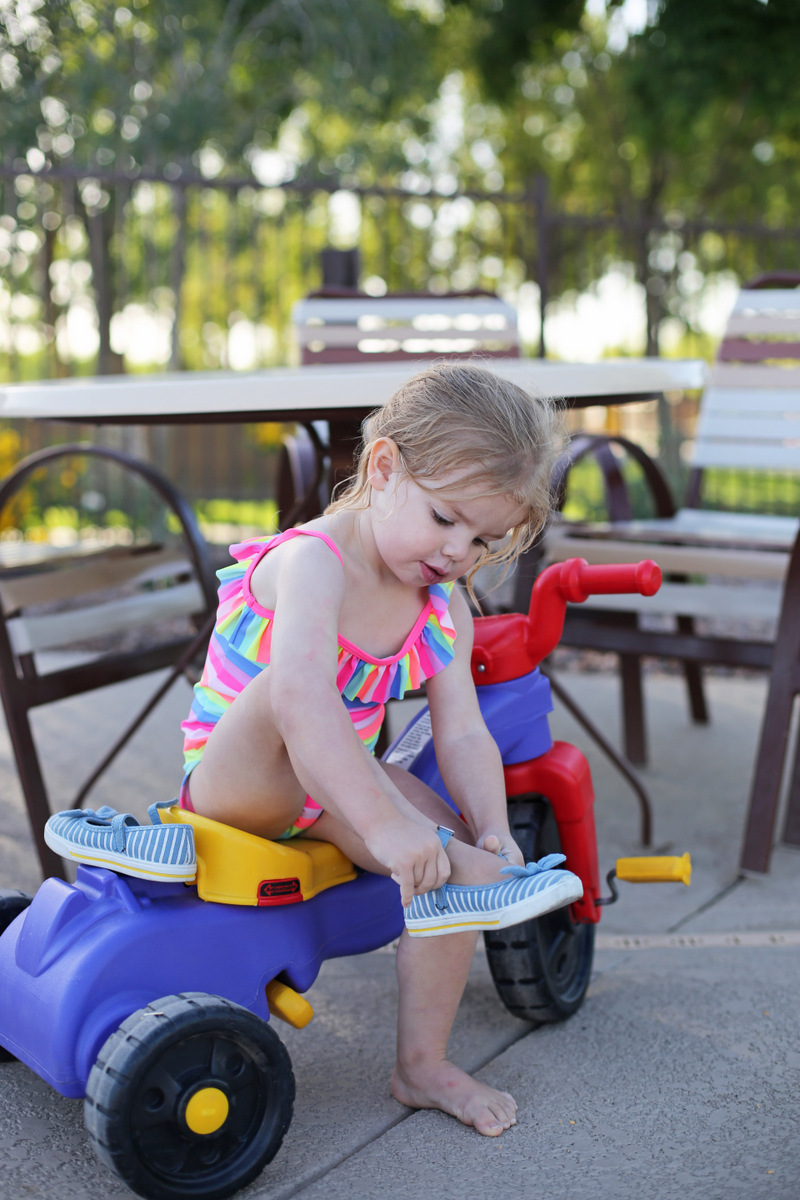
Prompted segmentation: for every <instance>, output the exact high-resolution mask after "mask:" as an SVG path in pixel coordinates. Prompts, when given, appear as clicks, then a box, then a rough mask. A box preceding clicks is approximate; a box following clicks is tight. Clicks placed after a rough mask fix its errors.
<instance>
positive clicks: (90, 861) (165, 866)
mask: <svg viewBox="0 0 800 1200" xmlns="http://www.w3.org/2000/svg"><path fill="white" fill-rule="evenodd" d="M44 840H45V841H46V842H47V844H48V846H49V847H50V849H51V850H55V852H56V854H59V855H60V856H61V857H62V858H68V859H71V860H72V862H82V863H86V864H87V866H90V867H108V869H109V870H111V871H119V873H120V874H121V875H133V876H135V878H136V879H154V880H155V881H156V882H161V883H194V881H195V878H196V876H197V865H196V864H192V865H191V866H189V865H187V864H186V863H181V864H178V863H159V864H158V865H157V866H153V865H151V864H150V863H144V862H141V861H139V860H136V861H133V862H132V861H131V859H130V858H128V856H127V855H125V854H118V853H117V852H116V851H115V850H101V849H95V848H94V847H93V846H76V845H74V843H73V842H69V841H67V839H66V838H63V837H61V836H60V834H57V833H54V832H53V830H52V829H48V827H47V826H46V825H45V829H44Z"/></svg>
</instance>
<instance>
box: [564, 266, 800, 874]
mask: <svg viewBox="0 0 800 1200" xmlns="http://www.w3.org/2000/svg"><path fill="white" fill-rule="evenodd" d="M798 284H800V275H794V274H783V275H780V276H778V277H776V276H774V275H773V276H765V277H762V278H760V279H758V280H754V281H753V282H752V283H751V284H748V285H746V286H745V287H744V288H743V289H742V291H741V292H740V294H739V296H738V298H737V300H736V303H735V305H734V309H733V312H732V314H731V318H730V320H729V322H728V326H727V329H726V334H725V338H724V341H723V343H722V346H721V349H720V353H719V355H718V360H717V363H716V365H715V367H714V370H713V371H712V374H711V379H710V383H709V386H708V388H707V390H706V392H705V394H704V396H703V399H702V404H701V410H700V415H699V419H698V425H697V431H696V437H695V441H694V445H693V448H692V459H691V472H690V478H689V488H688V493H687V500H686V504H685V505H684V506H683V507H681V508H678V507H676V505H675V503H674V501H673V499H672V496H671V493H670V490H669V487H668V485H667V483H666V480H665V478H664V476H663V475H662V473H661V471H660V469H659V468H658V466H657V464H656V463H655V462H654V461H653V460H652V459H650V458H649V457H648V456H647V455H645V453H644V452H643V451H642V450H641V448H640V447H638V446H635V445H633V444H632V443H631V442H629V441H627V440H626V439H624V438H620V437H612V436H589V435H578V436H576V438H575V439H574V440H573V443H572V446H571V449H570V451H569V453H568V455H567V457H566V458H565V460H564V462H563V463H562V464H561V465H560V468H559V473H558V478H557V489H558V492H559V497H560V501H559V502H560V503H562V504H563V501H564V497H565V495H566V492H567V489H568V486H569V474H570V471H571V469H572V467H573V466H574V464H575V463H576V462H578V461H580V460H581V459H583V458H586V457H587V456H591V457H593V458H594V459H595V460H596V461H597V463H598V465H599V466H600V468H601V470H602V471H603V474H604V481H605V487H606V497H607V509H608V517H609V519H608V520H607V521H605V522H598V523H580V522H569V521H567V520H563V519H557V520H555V521H554V522H553V524H552V526H551V528H550V529H549V530H548V533H547V539H546V552H545V561H550V560H558V559H563V558H567V557H573V556H579V557H583V558H586V559H587V560H588V561H589V562H592V563H597V562H630V561H638V560H639V559H641V558H646V557H652V558H654V559H655V560H656V561H657V562H658V563H659V565H660V566H661V567H662V570H663V571H664V572H665V582H664V586H663V587H662V589H661V591H660V592H659V594H658V595H657V596H656V597H654V598H653V600H651V601H648V604H647V607H646V610H645V608H644V606H643V605H641V604H640V603H638V601H637V599H636V598H633V597H622V596H620V597H616V596H614V597H604V598H602V600H599V601H598V600H595V599H592V601H591V602H590V603H591V607H589V605H585V606H584V605H582V606H580V612H578V611H575V612H572V613H570V614H569V619H568V621H567V623H566V626H565V633H564V638H563V639H562V642H563V644H564V645H571V646H580V647H591V648H594V649H601V650H603V649H605V650H613V651H615V652H616V653H617V654H618V655H619V656H620V673H621V679H622V689H623V718H624V726H625V749H626V753H627V754H628V757H629V758H631V760H632V761H634V762H640V763H641V762H644V761H646V740H645V728H644V708H643V695H642V674H641V660H642V658H643V657H644V656H648V655H653V656H657V657H667V658H675V659H678V660H679V661H681V662H682V663H683V664H684V671H685V674H686V679H687V686H688V692H689V701H690V706H691V711H692V715H693V717H694V719H695V720H698V721H705V720H707V719H708V713H707V708H706V703H705V696H704V693H703V687H702V675H701V670H702V667H703V666H704V665H706V664H722V665H728V666H736V667H749V668H756V669H762V670H768V671H769V672H770V691H769V699H768V703H767V708H766V712H765V716H764V721H763V726H762V732H761V741H760V747H759V751H758V755H757V759H756V764H755V769H754V775H753V782H752V788H751V798H750V807H749V812H748V818H747V827H746V831H745V838H744V847H743V852H742V866H743V867H745V868H749V869H753V870H758V871H764V870H766V869H767V867H768V864H769V856H770V851H771V846H772V839H773V833H774V824H775V820H776V815H777V805H778V793H779V789H780V782H781V778H782V770H783V762H784V756H785V750H786V740H787V735H788V729H789V720H790V715H791V708H792V703H793V698H794V695H795V694H796V693H797V692H798V691H800V659H799V658H798V655H800V550H799V549H798V536H797V535H798V529H800V522H799V521H798V518H797V517H795V516H780V515H773V514H768V513H764V514H759V513H739V512H729V511H721V510H709V509H704V508H701V507H700V505H701V503H702V502H703V484H704V479H707V475H706V473H707V472H708V470H709V469H710V468H715V469H717V470H720V469H731V470H734V471H737V472H741V471H742V470H743V469H747V470H749V471H758V472H774V473H784V472H791V473H793V474H798V475H800V365H798V364H800V290H798V286H797V285H798ZM624 456H630V457H631V458H632V459H633V460H634V461H635V462H636V463H638V465H639V467H640V469H641V471H642V473H643V477H644V479H645V481H646V482H647V484H648V487H649V490H650V494H651V496H652V499H653V504H654V508H655V514H656V515H655V516H654V517H653V518H649V519H634V517H633V513H632V505H631V501H630V496H629V493H628V489H627V486H626V483H625V477H624V475H623V469H622V463H621V460H622V459H623V458H624ZM645 611H646V612H647V613H648V614H653V615H657V616H660V617H663V618H667V619H668V620H666V621H664V622H662V623H661V624H660V625H658V626H657V627H655V628H653V627H652V626H651V627H646V626H645V625H644V624H643V621H642V616H643V614H644V612H645ZM711 620H713V621H714V622H716V623H717V625H719V624H720V623H721V622H723V623H724V622H728V623H729V629H727V630H726V629H725V628H718V629H716V630H714V631H702V628H700V629H699V628H698V624H697V622H701V623H702V622H703V621H711ZM754 623H756V624H760V625H761V626H762V627H761V628H760V629H751V628H750V627H751V626H752V625H753V624H754ZM742 631H744V632H742ZM793 778H794V780H795V782H794V784H793V786H792V794H791V800H790V805H789V811H788V815H787V823H786V828H785V830H784V839H785V840H787V841H790V842H792V843H793V844H800V759H798V758H797V756H796V761H795V765H794V768H793Z"/></svg>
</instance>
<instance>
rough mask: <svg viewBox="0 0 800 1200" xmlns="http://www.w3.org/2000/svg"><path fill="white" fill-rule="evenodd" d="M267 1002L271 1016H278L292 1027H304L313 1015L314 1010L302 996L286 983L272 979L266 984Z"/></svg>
mask: <svg viewBox="0 0 800 1200" xmlns="http://www.w3.org/2000/svg"><path fill="white" fill-rule="evenodd" d="M267 1004H268V1005H269V1011H270V1014H271V1015H272V1016H273V1017H280V1019H281V1020H282V1021H285V1022H286V1024H287V1025H291V1026H292V1027H293V1028H294V1029H305V1027H306V1025H307V1024H308V1022H309V1021H310V1020H311V1018H312V1017H313V1015H314V1010H313V1008H312V1007H311V1005H310V1004H309V1003H308V1001H307V1000H306V999H305V997H304V996H301V995H300V993H299V992H296V991H295V990H294V988H290V987H289V985H288V983H280V982H279V980H277V979H273V980H272V983H268V984H267Z"/></svg>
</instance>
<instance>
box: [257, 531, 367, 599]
mask: <svg viewBox="0 0 800 1200" xmlns="http://www.w3.org/2000/svg"><path fill="white" fill-rule="evenodd" d="M321 520H322V518H321V519H320V520H319V521H310V522H308V523H307V524H305V525H303V526H299V527H298V531H297V535H296V536H295V537H291V538H287V539H286V540H285V541H283V542H281V543H280V544H279V545H277V546H275V547H274V548H273V549H271V550H269V551H268V553H266V554H265V555H264V556H263V557H262V558H261V560H260V561H259V562H258V563H257V564H256V566H255V567H254V569H253V573H252V575H251V577H250V588H251V591H252V593H253V597H254V599H255V600H256V601H257V603H258V604H260V605H261V606H262V607H263V608H266V609H269V610H271V611H272V610H274V609H275V608H276V607H277V604H278V597H279V595H280V597H281V598H283V597H285V596H286V595H287V594H289V593H293V594H297V593H302V592H304V591H305V590H307V589H309V588H313V589H314V590H315V591H316V592H317V594H320V593H322V594H327V595H329V596H331V598H333V597H334V596H335V595H336V593H337V592H339V591H343V589H344V568H343V564H342V558H341V552H339V548H338V546H337V545H336V543H335V541H334V539H333V538H331V536H330V534H329V533H327V531H326V529H325V528H322V527H320V525H321Z"/></svg>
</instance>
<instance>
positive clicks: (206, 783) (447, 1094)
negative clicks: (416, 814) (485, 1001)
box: [190, 671, 516, 1137]
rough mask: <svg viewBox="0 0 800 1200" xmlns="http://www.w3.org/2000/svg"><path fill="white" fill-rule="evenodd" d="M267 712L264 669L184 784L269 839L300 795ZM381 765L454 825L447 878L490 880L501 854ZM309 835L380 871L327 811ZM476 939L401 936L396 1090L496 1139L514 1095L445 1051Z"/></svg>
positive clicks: (210, 809) (404, 776) (220, 813)
mask: <svg viewBox="0 0 800 1200" xmlns="http://www.w3.org/2000/svg"><path fill="white" fill-rule="evenodd" d="M270 716H271V699H270V687H269V672H268V671H264V672H263V673H262V674H261V675H259V676H257V677H256V678H255V679H254V680H253V681H252V682H251V683H250V684H249V685H248V687H247V688H245V690H244V691H243V692H242V693H241V695H240V696H238V697H237V699H236V703H235V705H233V706H232V707H231V708H230V709H229V710H228V712H227V713H226V714H225V716H224V717H223V718H222V719H221V721H220V723H219V725H218V726H217V727H216V729H215V730H214V732H213V734H212V736H211V738H210V739H209V742H208V745H207V747H206V749H205V752H204V754H203V758H202V761H201V762H200V763H199V764H198V766H197V768H196V769H195V771H194V772H193V773H192V777H191V784H190V787H191V796H192V802H193V804H194V806H195V808H196V809H197V811H198V812H199V813H201V814H203V815H205V816H209V817H212V818H214V819H215V820H218V821H223V822H225V823H226V824H229V825H234V826H235V827H236V828H239V829H245V830H248V831H249V832H251V833H256V834H260V835H261V836H262V837H268V838H274V837H277V836H278V835H279V834H280V833H282V832H283V830H284V829H287V828H288V827H289V826H290V825H291V824H292V823H293V821H294V820H295V818H296V817H297V815H298V813H299V812H300V810H301V809H302V806H303V802H304V798H305V793H304V790H303V789H302V788H301V787H300V784H299V782H298V780H297V777H296V775H295V774H294V771H293V769H292V765H291V762H290V761H289V756H288V754H287V752H286V747H285V746H284V744H283V742H282V741H281V738H280V736H279V734H278V733H277V730H276V729H275V726H274V722H273V721H272V720H271V719H270ZM386 770H387V773H388V774H389V775H390V776H391V778H392V780H393V782H394V783H395V784H396V785H397V787H398V788H399V789H400V791H401V792H402V793H403V795H404V796H406V798H407V799H408V800H409V801H410V802H411V803H412V804H413V805H414V806H415V807H416V808H418V809H419V810H420V811H421V812H423V813H425V815H426V816H427V817H429V818H430V819H431V820H433V821H435V822H436V824H437V825H446V826H447V827H448V828H451V829H453V830H454V832H455V837H454V838H453V839H452V840H451V842H450V844H449V845H448V847H447V854H448V857H449V859H450V864H451V867H452V874H451V876H450V879H451V881H452V882H453V883H458V882H461V883H492V882H495V881H496V880H498V879H499V878H500V868H501V867H502V866H503V862H502V860H501V859H499V858H498V857H497V856H496V855H494V854H489V853H487V852H486V851H484V850H478V849H476V847H475V846H473V845H471V844H470V835H469V832H468V830H467V828H466V826H465V825H464V823H463V822H462V821H460V820H459V818H458V817H457V816H456V815H455V814H454V813H453V811H452V809H450V808H449V807H448V806H447V805H446V804H445V803H444V801H443V800H441V799H440V797H439V796H437V795H436V794H435V792H433V791H431V789H430V788H428V787H427V786H426V785H425V784H423V783H421V782H420V781H419V780H418V779H415V778H414V777H413V776H412V775H409V774H408V772H407V771H403V770H400V769H399V768H397V767H394V768H392V767H387V768H386ZM309 834H310V835H311V836H312V837H318V838H320V839H322V840H323V841H329V842H332V843H333V844H334V845H337V846H339V848H340V849H341V850H343V851H344V853H345V854H347V855H348V856H349V857H350V858H351V859H352V860H353V862H355V863H357V864H358V865H359V866H361V867H365V868H366V869H367V870H371V871H376V872H377V873H379V874H385V873H386V871H385V868H384V867H382V866H381V865H380V864H379V863H377V862H376V861H375V860H374V859H373V858H372V856H371V855H370V854H369V853H368V851H367V849H366V846H365V845H364V842H363V840H362V839H361V838H360V837H358V835H357V834H355V833H353V831H352V830H350V829H349V828H347V826H345V825H344V824H343V823H342V822H341V821H338V820H337V819H336V818H335V817H333V816H332V815H331V813H328V812H323V814H322V815H321V816H320V818H319V819H318V820H317V821H316V822H315V823H314V825H313V826H312V827H311V829H310V830H309ZM475 942H476V937H475V935H474V934H471V933H466V934H464V933H460V934H454V933H451V934H447V935H445V936H442V937H436V938H413V939H411V938H409V937H408V935H407V934H405V933H404V934H403V936H402V937H401V939H400V946H399V949H398V955H397V973H398V979H399V992H400V995H399V1005H398V1038H397V1063H396V1066H395V1069H394V1073H393V1076H392V1092H393V1094H394V1095H395V1097H396V1098H397V1099H398V1100H400V1101H401V1102H402V1103H403V1104H407V1105H409V1106H410V1107H413V1108H439V1109H442V1110H443V1111H444V1112H447V1113H450V1114H452V1115H453V1116H455V1117H458V1119H459V1120H461V1121H463V1122H464V1124H466V1125H472V1126H474V1127H475V1129H477V1130H478V1131H479V1132H480V1133H483V1134H486V1135H487V1136H490V1137H496V1136H497V1135H498V1134H500V1133H502V1132H503V1130H504V1129H507V1128H508V1127H509V1125H511V1124H513V1123H514V1112H515V1110H516V1104H515V1103H514V1100H513V1099H512V1098H511V1096H509V1095H508V1094H507V1093H506V1092H498V1091H495V1090H494V1088H490V1087H487V1086H486V1085H484V1084H482V1083H479V1082H478V1081H477V1080H475V1079H472V1078H471V1077H470V1076H469V1075H467V1074H466V1073H465V1072H464V1071H462V1070H460V1068H458V1067H456V1066H455V1065H454V1064H453V1063H451V1062H448V1060H447V1058H446V1053H447V1043H448V1039H449V1036H450V1030H451V1028H452V1024H453V1021H454V1019H455V1015H456V1011H457V1009H458V1005H459V1002H460V1000H461V996H462V993H463V991H464V985H465V983H466V980H467V976H468V974H469V969H470V965H471V963H472V958H473V955H474V951H475Z"/></svg>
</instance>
